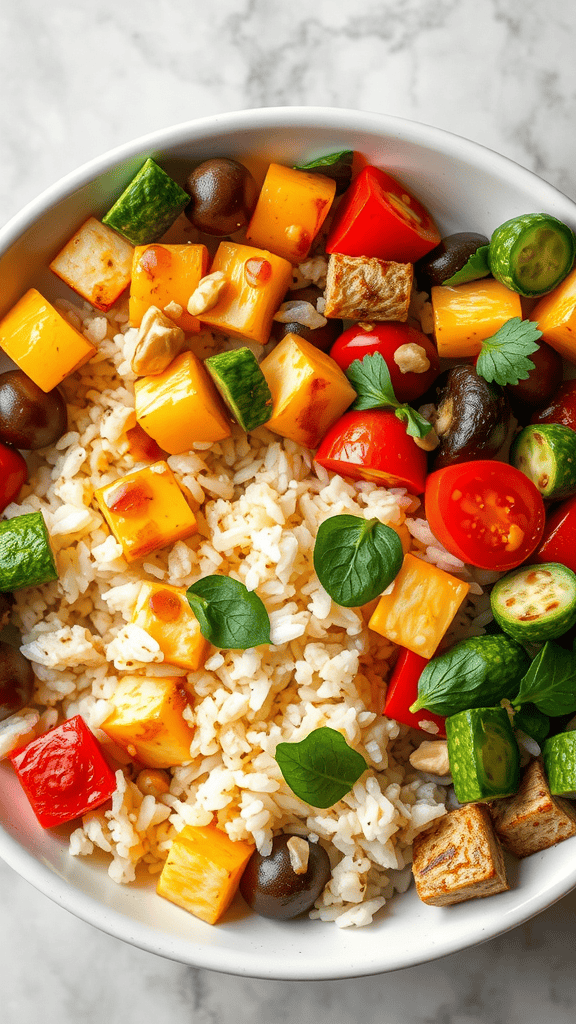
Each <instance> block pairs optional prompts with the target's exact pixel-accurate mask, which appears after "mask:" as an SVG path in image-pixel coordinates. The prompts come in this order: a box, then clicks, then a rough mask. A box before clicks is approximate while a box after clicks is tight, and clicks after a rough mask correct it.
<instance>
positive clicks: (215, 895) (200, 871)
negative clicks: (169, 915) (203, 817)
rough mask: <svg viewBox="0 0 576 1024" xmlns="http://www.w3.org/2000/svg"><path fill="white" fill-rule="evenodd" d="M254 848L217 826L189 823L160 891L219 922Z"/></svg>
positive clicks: (172, 850) (205, 918)
mask: <svg viewBox="0 0 576 1024" xmlns="http://www.w3.org/2000/svg"><path fill="white" fill-rule="evenodd" d="M254 849H255V848H254V846H252V844H251V843H244V842H236V843H233V842H232V840H231V839H229V838H228V836H227V835H226V833H225V832H222V830H221V829H219V828H217V827H216V825H205V826H204V827H203V828H199V827H197V826H194V825H186V827H185V828H183V829H182V831H181V832H179V833H178V835H177V836H176V839H175V840H174V842H173V843H172V846H171V848H170V853H169V854H168V859H167V861H166V863H165V865H164V867H163V869H162V874H161V875H160V878H159V880H158V886H157V889H156V892H157V893H158V894H159V895H160V896H164V898H165V899H167V900H170V901H171V902H172V903H176V904H177V905H178V906H179V907H183V908H184V910H187V911H189V913H190V914H194V916H195V917H199V918H200V919H201V920H202V921H207V922H208V924H216V922H217V921H218V919H219V918H220V917H222V914H223V913H224V912H225V911H226V910H227V909H228V907H229V906H230V904H231V902H232V900H233V898H234V895H235V893H236V890H237V889H238V886H239V884H240V879H241V877H242V873H243V871H244V868H245V867H246V865H247V863H248V861H249V860H250V857H251V856H252V854H253V853H254Z"/></svg>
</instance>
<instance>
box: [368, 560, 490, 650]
mask: <svg viewBox="0 0 576 1024" xmlns="http://www.w3.org/2000/svg"><path fill="white" fill-rule="evenodd" d="M469 589H470V585H469V584H468V583H464V582H463V581H462V580H459V579H457V578H456V576H451V575H450V573H447V572H445V571H444V570H443V569H439V568H438V566H436V565H432V564H431V563H430V562H425V561H424V560H423V559H422V558H417V557H416V555H412V554H407V555H404V561H403V563H402V568H401V569H400V572H399V573H398V575H397V577H396V579H395V580H394V583H393V584H392V589H391V592H390V593H389V594H383V595H382V597H381V598H380V600H379V602H378V604H377V605H376V608H375V609H374V612H373V614H372V617H371V619H370V622H369V623H368V625H369V627H370V629H373V630H374V632H375V633H380V635H381V636H384V637H387V639H388V640H392V641H393V643H395V644H400V646H401V647H407V648H408V650H410V651H413V652H414V654H420V655H422V657H423V658H431V657H432V656H433V654H434V652H435V651H436V648H437V647H438V644H439V643H440V641H441V639H442V637H443V636H444V634H445V633H446V631H447V629H448V627H449V625H450V623H451V622H452V620H453V618H454V616H455V615H456V612H457V611H458V609H459V607H460V605H461V604H462V602H463V600H464V598H465V597H466V595H467V593H468V591H469Z"/></svg>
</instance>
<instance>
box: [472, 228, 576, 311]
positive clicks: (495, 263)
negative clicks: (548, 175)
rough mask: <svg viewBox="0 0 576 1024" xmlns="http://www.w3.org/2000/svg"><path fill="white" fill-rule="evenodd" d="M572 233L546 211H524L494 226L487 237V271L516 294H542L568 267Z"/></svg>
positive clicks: (575, 242) (574, 245) (574, 242)
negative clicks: (488, 242) (493, 229)
mask: <svg viewBox="0 0 576 1024" xmlns="http://www.w3.org/2000/svg"><path fill="white" fill-rule="evenodd" d="M575 253H576V239H575V238H574V232H573V231H572V230H571V229H570V228H569V227H567V226H566V224H563V223H562V221H560V220H558V219H557V218H556V217H551V216H550V215H549V214H547V213H525V214H523V215H522V216H520V217H513V218H512V219H511V220H507V221H506V222H505V223H504V224H501V225H500V227H498V228H496V230H495V232H494V233H493V235H492V238H491V239H490V251H489V256H488V259H489V262H490V270H491V271H492V273H493V275H494V277H495V278H496V280H497V281H501V282H502V284H504V285H506V287H507V288H511V289H512V290H513V291H515V292H519V294H520V295H545V294H546V292H549V291H551V290H552V289H553V288H555V287H556V286H557V285H558V284H559V283H560V281H563V280H564V278H565V277H566V275H567V274H568V273H569V271H570V270H571V269H572V264H573V262H574V254H575Z"/></svg>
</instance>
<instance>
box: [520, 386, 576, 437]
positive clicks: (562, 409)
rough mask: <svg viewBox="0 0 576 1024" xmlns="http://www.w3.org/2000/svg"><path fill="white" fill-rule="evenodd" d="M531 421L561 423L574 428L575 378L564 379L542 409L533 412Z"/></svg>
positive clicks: (575, 416)
mask: <svg viewBox="0 0 576 1024" xmlns="http://www.w3.org/2000/svg"><path fill="white" fill-rule="evenodd" d="M530 422H531V423H561V424H562V425H563V426H564V427H570V430H576V380H565V381H564V383H563V384H561V385H560V387H559V388H558V390H557V391H556V394H555V395H554V397H553V398H552V399H551V400H550V402H549V403H548V405H547V406H546V407H545V408H544V409H539V410H538V412H535V413H534V415H533V416H532V419H531V420H530Z"/></svg>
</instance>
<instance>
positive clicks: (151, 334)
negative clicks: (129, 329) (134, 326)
mask: <svg viewBox="0 0 576 1024" xmlns="http://www.w3.org/2000/svg"><path fill="white" fill-rule="evenodd" d="M184 343H185V337H184V331H183V330H182V328H181V327H178V326H177V325H176V324H175V323H174V322H173V321H172V320H170V319H169V318H168V317H167V316H164V313H163V312H162V311H161V310H160V309H158V307H157V306H150V308H149V309H147V310H146V312H145V314H144V316H143V317H142V323H141V324H140V329H139V331H138V341H137V342H136V348H135V349H134V355H133V356H132V363H131V366H132V371H133V373H136V374H137V375H138V376H139V377H142V376H144V374H147V375H148V374H150V375H155V374H158V373H163V372H164V370H165V369H166V368H167V367H168V366H169V365H170V363H171V362H172V360H173V359H175V358H176V356H177V355H179V354H180V352H181V351H182V349H183V348H184Z"/></svg>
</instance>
